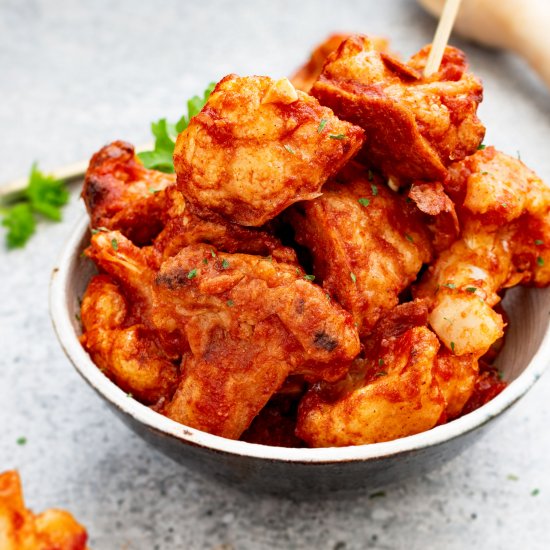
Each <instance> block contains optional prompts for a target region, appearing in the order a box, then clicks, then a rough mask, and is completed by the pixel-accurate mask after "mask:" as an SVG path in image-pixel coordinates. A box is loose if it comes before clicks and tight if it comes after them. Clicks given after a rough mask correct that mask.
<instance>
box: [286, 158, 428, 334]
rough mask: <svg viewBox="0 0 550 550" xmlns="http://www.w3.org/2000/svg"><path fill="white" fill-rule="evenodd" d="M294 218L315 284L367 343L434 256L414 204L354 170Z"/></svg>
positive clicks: (356, 167) (368, 174)
mask: <svg viewBox="0 0 550 550" xmlns="http://www.w3.org/2000/svg"><path fill="white" fill-rule="evenodd" d="M288 219H289V220H290V222H291V224H292V225H293V227H294V230H295V239H296V241H297V242H298V243H299V244H301V245H303V246H305V247H307V248H308V250H309V251H310V252H311V255H312V257H313V265H314V268H313V273H314V275H315V277H316V278H317V280H319V281H320V282H322V285H323V288H324V289H325V290H326V291H327V292H328V293H329V294H330V295H331V296H332V297H334V299H336V300H337V301H338V302H339V303H340V304H342V306H343V307H344V308H345V309H346V310H347V311H349V312H350V313H351V314H352V315H353V318H354V321H355V322H356V324H357V327H358V330H359V334H360V335H361V336H367V335H368V334H369V332H370V331H371V330H372V328H373V326H374V325H375V324H376V322H377V321H378V319H379V318H380V316H381V315H382V314H383V313H384V312H386V311H389V310H390V309H392V308H393V307H394V306H396V305H397V303H398V300H399V294H400V293H401V292H402V291H403V290H404V289H405V288H407V287H408V286H409V285H410V284H411V283H412V282H413V281H414V280H415V279H416V276H417V274H418V272H419V271H420V268H421V267H422V264H423V263H427V262H428V261H430V259H431V257H432V254H431V245H430V236H429V232H428V230H427V229H426V227H425V226H424V223H423V219H422V215H421V213H420V212H419V211H418V209H417V208H416V207H415V206H414V204H410V203H408V202H407V201H406V199H405V197H402V196H400V195H398V194H397V193H395V192H394V191H391V190H390V189H389V188H388V187H387V186H386V185H385V184H384V183H383V182H382V180H381V179H380V178H379V177H377V176H375V175H374V174H373V173H372V172H371V171H367V170H364V169H362V168H361V167H360V166H359V165H355V164H353V163H352V164H350V165H348V166H347V167H346V168H345V169H344V170H343V171H342V172H340V174H339V175H338V176H337V177H336V178H334V179H333V180H331V181H330V182H329V183H327V185H325V187H324V188H323V195H322V196H321V197H318V198H316V199H314V200H312V201H307V202H303V203H300V204H298V205H296V206H295V207H294V208H293V209H292V211H291V212H289V214H288Z"/></svg>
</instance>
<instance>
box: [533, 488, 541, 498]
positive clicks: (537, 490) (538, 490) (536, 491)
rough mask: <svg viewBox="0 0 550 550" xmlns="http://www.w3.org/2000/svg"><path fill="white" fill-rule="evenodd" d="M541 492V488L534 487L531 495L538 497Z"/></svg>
mask: <svg viewBox="0 0 550 550" xmlns="http://www.w3.org/2000/svg"><path fill="white" fill-rule="evenodd" d="M539 493H540V489H533V490H532V491H531V496H532V497H536V496H537V495H538V494H539Z"/></svg>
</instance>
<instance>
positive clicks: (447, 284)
mask: <svg viewBox="0 0 550 550" xmlns="http://www.w3.org/2000/svg"><path fill="white" fill-rule="evenodd" d="M442 286H446V287H447V288H456V285H455V284H454V283H445V284H444V285H442Z"/></svg>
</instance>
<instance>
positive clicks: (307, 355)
mask: <svg viewBox="0 0 550 550" xmlns="http://www.w3.org/2000/svg"><path fill="white" fill-rule="evenodd" d="M155 286H156V288H155V293H156V312H155V324H156V325H157V326H158V327H159V328H161V329H162V330H165V331H172V330H175V329H176V328H178V327H184V330H185V333H186V335H187V339H188V342H189V347H190V351H189V353H187V354H184V358H183V362H182V369H181V372H182V377H181V380H180V383H179V386H178V389H177V391H176V393H175V394H174V398H173V399H172V401H171V402H170V403H168V404H167V406H166V407H165V408H164V410H163V412H164V414H166V415H167V416H169V417H170V418H172V419H174V420H176V421H178V422H181V423H183V424H186V425H188V426H192V427H195V428H198V429H201V430H204V431H207V432H209V433H212V434H216V435H221V436H223V437H228V438H231V439H237V438H239V437H240V436H241V434H242V433H243V431H244V430H245V429H246V428H248V426H249V425H250V423H251V422H252V420H253V419H254V417H255V416H256V415H257V414H258V413H259V412H260V410H261V409H262V408H263V407H264V405H265V404H266V403H267V401H268V400H269V399H270V398H271V396H272V395H273V394H274V393H275V392H276V391H277V390H278V389H279V388H280V387H281V386H282V384H283V382H284V381H285V379H286V378H287V377H288V375H289V374H305V375H306V376H307V377H308V378H309V379H310V380H319V379H331V380H334V379H336V378H338V377H341V376H342V375H343V374H344V373H345V372H346V370H347V368H348V366H349V364H350V363H351V361H352V360H353V358H354V357H355V356H356V355H357V354H358V352H359V339H358V336H357V332H356V331H355V329H354V326H353V322H352V319H351V316H350V315H349V314H348V313H347V312H345V311H344V310H342V309H341V308H340V307H339V306H338V305H336V304H334V303H332V302H331V301H330V300H328V299H327V297H326V296H325V293H324V292H323V291H322V290H321V288H319V287H318V286H316V285H314V284H312V283H311V282H309V281H308V280H307V279H305V278H304V274H303V272H302V271H301V270H300V269H298V268H296V267H295V266H293V265H288V264H281V263H278V262H276V261H275V260H271V261H270V260H267V259H265V258H259V257H256V256H250V255H245V254H225V253H218V252H216V251H214V250H213V249H212V248H211V247H209V246H206V245H193V246H189V247H187V248H185V249H183V250H182V251H181V252H180V253H179V254H178V255H177V256H175V257H173V258H170V259H168V260H166V261H165V262H164V263H163V264H162V266H161V269H160V271H159V273H158V275H157V277H156V281H155Z"/></svg>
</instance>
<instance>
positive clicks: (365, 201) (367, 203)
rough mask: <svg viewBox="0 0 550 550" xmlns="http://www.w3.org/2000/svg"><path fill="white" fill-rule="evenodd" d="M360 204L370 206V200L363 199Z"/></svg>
mask: <svg viewBox="0 0 550 550" xmlns="http://www.w3.org/2000/svg"><path fill="white" fill-rule="evenodd" d="M359 204H360V205H361V206H368V205H369V204H370V199H367V198H366V197H361V198H360V199H359Z"/></svg>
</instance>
